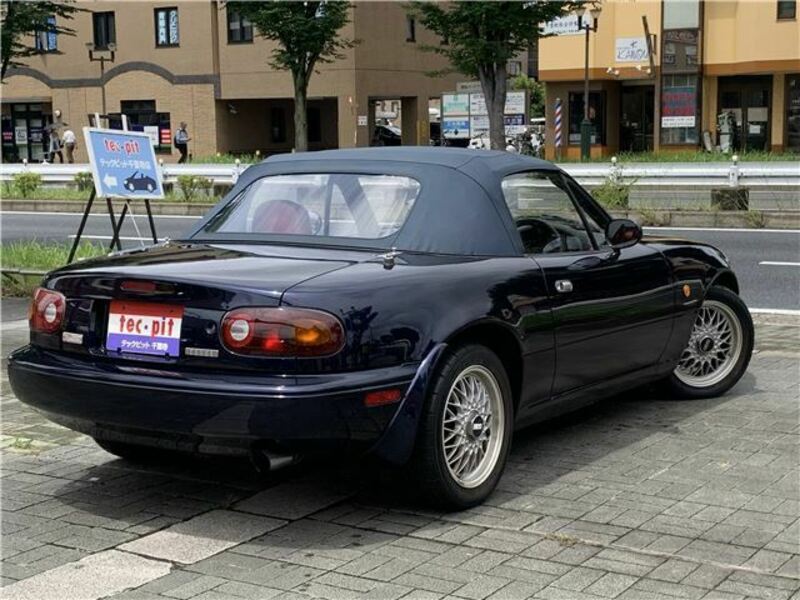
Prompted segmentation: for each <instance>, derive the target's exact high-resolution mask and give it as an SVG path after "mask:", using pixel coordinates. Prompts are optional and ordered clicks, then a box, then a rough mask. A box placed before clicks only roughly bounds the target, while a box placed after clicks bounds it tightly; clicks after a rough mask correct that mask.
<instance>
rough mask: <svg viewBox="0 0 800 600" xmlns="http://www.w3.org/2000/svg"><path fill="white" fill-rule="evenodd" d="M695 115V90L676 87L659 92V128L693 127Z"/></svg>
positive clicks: (687, 87)
mask: <svg viewBox="0 0 800 600" xmlns="http://www.w3.org/2000/svg"><path fill="white" fill-rule="evenodd" d="M696 113H697V88H695V87H694V86H676V87H669V88H664V90H663V91H662V92H661V126H662V127H665V128H669V127H694V126H695V114H696Z"/></svg>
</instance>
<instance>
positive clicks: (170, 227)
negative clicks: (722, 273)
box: [2, 212, 800, 310]
mask: <svg viewBox="0 0 800 600" xmlns="http://www.w3.org/2000/svg"><path fill="white" fill-rule="evenodd" d="M197 218H198V217H173V216H157V217H156V229H157V233H158V236H159V237H160V238H164V237H170V238H173V239H174V238H179V237H180V236H181V234H182V233H183V232H185V231H186V230H187V229H189V228H190V227H191V226H192V224H193V223H195V222H196V220H197ZM79 222H80V215H77V214H68V213H17V212H6V213H3V214H2V240H3V243H4V244H6V243H9V242H12V241H16V240H27V239H34V238H35V239H39V240H45V241H59V242H64V241H67V240H68V239H70V238H69V236H70V235H74V233H75V231H76V230H77V228H78V223H79ZM136 224H137V225H138V228H139V231H138V232H137V231H136V228H135V227H134V226H133V223H132V221H131V220H130V219H126V223H125V224H124V226H123V230H122V236H123V245H124V246H125V247H134V246H137V245H139V244H140V243H147V241H149V233H150V230H149V228H148V224H147V218H146V217H145V216H144V215H137V217H136ZM646 231H647V232H648V233H658V234H665V235H675V236H678V237H682V238H686V239H691V240H697V241H703V242H708V243H711V244H713V245H715V246H716V247H718V248H720V249H721V250H722V251H723V252H725V254H726V255H727V256H728V257H729V258H730V259H731V261H732V263H733V267H734V269H735V271H736V274H737V276H738V278H739V282H740V285H741V288H742V296H743V297H744V299H745V301H746V302H747V303H748V305H749V306H750V307H752V308H759V309H781V310H800V231H798V230H774V229H694V228H666V227H663V228H662V227H657V228H656V227H654V228H647V230H646ZM84 235H85V236H88V237H89V238H90V239H94V240H95V241H97V242H98V243H108V241H109V239H110V236H111V225H110V222H109V218H108V216H107V215H105V214H96V215H92V216H91V217H90V218H89V222H88V224H87V227H86V231H85V232H84ZM92 236H96V237H92ZM138 237H144V238H146V239H145V240H144V241H143V242H140V241H139V240H138V239H136V238H138Z"/></svg>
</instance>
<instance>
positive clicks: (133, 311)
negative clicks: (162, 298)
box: [106, 300, 183, 358]
mask: <svg viewBox="0 0 800 600" xmlns="http://www.w3.org/2000/svg"><path fill="white" fill-rule="evenodd" d="M182 324H183V307H182V306H176V305H173V304H157V303H153V302H138V301H129V300H112V301H111V306H110V308H109V311H108V326H107V328H106V351H107V352H116V353H121V354H147V355H149V356H162V357H167V358H177V357H179V356H180V354H181V326H182Z"/></svg>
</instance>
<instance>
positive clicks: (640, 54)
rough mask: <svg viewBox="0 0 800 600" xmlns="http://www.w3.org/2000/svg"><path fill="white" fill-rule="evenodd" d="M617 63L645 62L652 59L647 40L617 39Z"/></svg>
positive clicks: (640, 38) (636, 38) (638, 38)
mask: <svg viewBox="0 0 800 600" xmlns="http://www.w3.org/2000/svg"><path fill="white" fill-rule="evenodd" d="M614 56H615V60H616V62H645V61H647V60H648V59H649V58H650V53H649V52H648V51H647V38H644V37H634V38H628V37H626V38H617V39H616V45H615V55H614Z"/></svg>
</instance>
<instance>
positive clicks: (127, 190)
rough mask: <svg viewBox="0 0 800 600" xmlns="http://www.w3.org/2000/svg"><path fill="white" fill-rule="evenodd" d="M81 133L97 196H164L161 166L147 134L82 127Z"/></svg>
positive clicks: (153, 197)
mask: <svg viewBox="0 0 800 600" xmlns="http://www.w3.org/2000/svg"><path fill="white" fill-rule="evenodd" d="M83 136H84V139H85V141H86V149H87V150H88V152H89V163H90V164H91V167H92V175H93V177H94V186H95V191H96V192H97V195H98V196H99V197H101V198H149V199H155V198H163V197H164V188H163V186H162V184H161V169H160V168H159V166H158V162H157V161H156V154H155V150H154V149H153V144H152V143H151V142H150V136H149V135H147V134H146V133H138V132H133V131H119V130H113V129H97V128H93V127H84V128H83Z"/></svg>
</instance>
